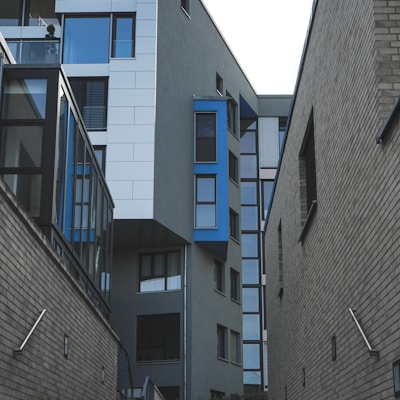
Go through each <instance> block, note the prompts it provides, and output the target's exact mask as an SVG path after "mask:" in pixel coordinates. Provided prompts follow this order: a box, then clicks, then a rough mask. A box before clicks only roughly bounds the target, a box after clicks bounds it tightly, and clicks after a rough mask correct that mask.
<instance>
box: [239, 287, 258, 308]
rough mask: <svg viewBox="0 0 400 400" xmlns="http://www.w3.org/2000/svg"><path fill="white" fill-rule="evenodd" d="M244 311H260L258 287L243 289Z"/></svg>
mask: <svg viewBox="0 0 400 400" xmlns="http://www.w3.org/2000/svg"><path fill="white" fill-rule="evenodd" d="M242 299H243V300H242V302H243V312H255V313H257V312H259V304H258V303H259V297H258V288H243V289H242Z"/></svg>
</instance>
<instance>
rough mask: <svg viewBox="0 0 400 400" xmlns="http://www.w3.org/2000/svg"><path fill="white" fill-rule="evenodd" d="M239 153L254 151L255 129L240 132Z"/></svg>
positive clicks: (252, 152)
mask: <svg viewBox="0 0 400 400" xmlns="http://www.w3.org/2000/svg"><path fill="white" fill-rule="evenodd" d="M240 153H241V154H244V153H247V154H248V153H250V154H255V153H256V132H255V131H247V132H242V134H241V137H240Z"/></svg>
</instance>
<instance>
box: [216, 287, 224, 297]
mask: <svg viewBox="0 0 400 400" xmlns="http://www.w3.org/2000/svg"><path fill="white" fill-rule="evenodd" d="M214 292H215V293H218V294H219V295H220V296H223V297H226V294H225V293H224V292H221V291H219V290H218V289H214Z"/></svg>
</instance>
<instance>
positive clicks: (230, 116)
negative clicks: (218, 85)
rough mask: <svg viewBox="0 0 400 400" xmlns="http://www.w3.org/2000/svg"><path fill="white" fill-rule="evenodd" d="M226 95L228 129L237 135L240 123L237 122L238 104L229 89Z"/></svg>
mask: <svg viewBox="0 0 400 400" xmlns="http://www.w3.org/2000/svg"><path fill="white" fill-rule="evenodd" d="M226 96H227V97H228V101H227V105H226V106H227V109H226V113H227V116H226V118H227V126H228V129H229V131H230V132H231V133H233V134H234V135H235V136H237V131H238V129H237V128H238V123H237V115H238V111H237V110H238V105H237V102H236V101H235V99H234V98H233V97H232V96H231V94H230V93H229V92H228V91H227V92H226Z"/></svg>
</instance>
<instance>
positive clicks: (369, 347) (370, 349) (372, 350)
mask: <svg viewBox="0 0 400 400" xmlns="http://www.w3.org/2000/svg"><path fill="white" fill-rule="evenodd" d="M349 311H350V314H351V316H352V317H353V320H354V322H355V324H356V325H357V328H358V330H359V331H360V334H361V336H362V338H363V339H364V342H365V344H366V345H367V347H368V351H369V354H370V355H371V356H378V355H379V352H378V351H377V350H375V349H373V348H372V346H371V344H370V343H369V341H368V339H367V337H366V336H365V333H364V331H363V329H362V327H361V325H360V323H359V322H358V320H357V317H356V315H355V314H354V311H353V310H352V309H351V308H349Z"/></svg>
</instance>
